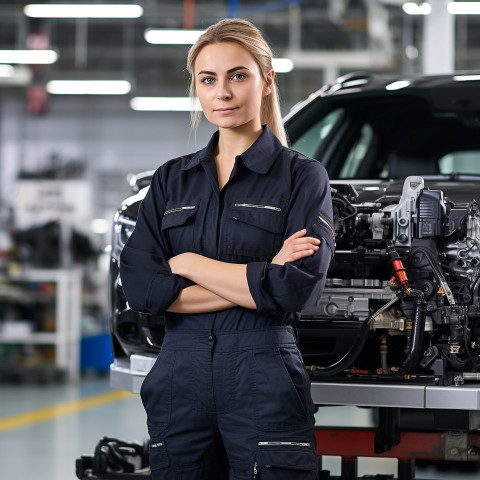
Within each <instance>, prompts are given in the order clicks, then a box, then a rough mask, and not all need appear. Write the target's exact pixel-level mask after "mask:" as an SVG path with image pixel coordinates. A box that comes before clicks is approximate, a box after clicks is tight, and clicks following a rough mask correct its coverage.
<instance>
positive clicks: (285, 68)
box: [272, 58, 294, 73]
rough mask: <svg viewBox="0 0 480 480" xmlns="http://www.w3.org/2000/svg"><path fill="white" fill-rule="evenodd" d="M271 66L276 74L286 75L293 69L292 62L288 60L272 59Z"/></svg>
mask: <svg viewBox="0 0 480 480" xmlns="http://www.w3.org/2000/svg"><path fill="white" fill-rule="evenodd" d="M272 64H273V65H272V66H273V69H274V70H275V72H276V73H288V72H291V71H292V70H293V67H294V64H293V62H292V61H291V60H290V59H289V58H274V59H273V61H272Z"/></svg>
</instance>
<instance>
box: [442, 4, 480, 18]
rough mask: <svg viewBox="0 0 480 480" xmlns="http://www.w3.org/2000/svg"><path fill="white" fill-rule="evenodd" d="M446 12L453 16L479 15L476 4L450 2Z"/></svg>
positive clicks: (479, 5) (478, 8)
mask: <svg viewBox="0 0 480 480" xmlns="http://www.w3.org/2000/svg"><path fill="white" fill-rule="evenodd" d="M447 10H448V12H449V13H451V14H453V15H480V3H478V2H450V3H449V4H448V5H447Z"/></svg>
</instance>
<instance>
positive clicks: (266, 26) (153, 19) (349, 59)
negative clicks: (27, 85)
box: [0, 0, 480, 101]
mask: <svg viewBox="0 0 480 480" xmlns="http://www.w3.org/2000/svg"><path fill="white" fill-rule="evenodd" d="M26 3H28V2H21V1H14V0H0V49H8V48H26V47H28V45H29V44H31V43H32V39H33V40H34V41H37V42H38V39H39V38H40V39H43V40H45V38H46V39H47V40H48V42H49V44H50V47H51V48H53V49H55V50H56V51H57V52H58V54H59V58H58V61H57V62H56V63H54V64H52V65H49V66H46V67H44V68H41V69H37V70H36V71H35V72H34V73H35V75H34V78H33V80H32V81H33V82H36V83H41V82H44V81H46V80H51V79H112V78H118V79H127V80H130V81H131V82H132V85H133V89H132V93H133V94H134V95H143V96H145V95H164V96H178V95H185V93H186V85H187V81H188V76H187V74H186V71H185V60H186V54H187V51H188V46H186V45H151V44H149V43H147V42H146V41H145V38H144V32H145V30H146V29H147V28H183V27H188V28H196V29H203V28H206V27H207V26H208V25H211V24H212V23H215V22H216V21H218V20H220V19H221V18H225V17H227V16H239V17H243V18H247V19H249V20H252V21H253V22H254V23H255V24H256V25H257V26H259V27H260V28H261V30H262V31H263V32H264V34H265V36H266V38H267V40H268V41H269V43H270V45H271V46H272V48H273V50H274V53H275V55H276V56H278V57H286V56H288V57H289V58H291V59H292V60H293V61H294V64H295V69H294V70H293V71H292V72H291V73H289V74H288V76H285V77H284V78H281V77H280V82H283V83H284V84H286V85H287V86H288V88H287V90H288V94H287V95H291V96H292V99H291V101H295V99H296V98H298V97H299V96H300V97H302V96H304V95H305V93H309V92H310V91H312V90H313V89H316V88H318V87H319V85H320V84H321V83H323V82H325V81H330V80H332V79H333V78H334V77H335V76H336V75H338V74H342V73H345V72H347V71H352V70H359V69H362V70H370V71H392V72H406V71H407V72H409V73H411V72H412V71H420V69H421V65H420V63H419V62H420V58H421V49H420V46H419V44H420V43H421V31H422V19H421V18H420V17H413V16H409V15H406V14H405V13H404V12H403V11H402V9H401V4H402V3H403V2H401V1H399V0H303V1H302V0H264V1H252V0H240V1H233V0H230V1H227V0H225V1H221V0H183V1H177V2H174V1H173V0H166V1H164V0H143V1H137V2H121V1H115V2H107V1H102V2H98V1H96V2H95V1H93V2H92V1H90V2H89V3H137V4H140V5H142V7H143V8H144V13H143V15H142V16H141V17H139V18H136V19H31V18H28V17H26V16H25V14H24V13H23V7H24V6H25V4H26ZM42 3H54V2H42ZM55 3H60V2H55ZM77 3H78V2H77ZM82 3H83V2H82ZM477 17H480V16H471V17H470V18H468V19H467V18H465V17H464V18H461V19H458V22H460V23H461V26H462V28H461V29H457V43H458V44H459V51H460V50H461V51H462V52H463V51H464V50H465V48H463V49H462V48H461V47H465V46H466V45H467V44H468V45H469V46H471V47H472V48H474V47H478V46H480V33H476V32H478V31H479V30H480V29H478V23H479V20H478V18H477ZM475 27H477V28H475ZM40 43H41V42H40ZM419 51H420V53H419ZM468 51H469V52H470V53H469V54H468V55H467V56H465V54H463V55H464V58H462V57H461V54H459V56H458V62H457V63H459V65H458V66H459V68H461V69H467V68H475V64H476V63H478V59H479V58H480V55H479V56H476V55H475V53H474V52H475V50H472V49H470V50H468ZM471 52H473V53H471ZM3 85H6V84H5V83H3ZM282 90H283V91H285V89H284V88H283V89H282Z"/></svg>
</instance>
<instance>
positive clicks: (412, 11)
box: [402, 2, 432, 15]
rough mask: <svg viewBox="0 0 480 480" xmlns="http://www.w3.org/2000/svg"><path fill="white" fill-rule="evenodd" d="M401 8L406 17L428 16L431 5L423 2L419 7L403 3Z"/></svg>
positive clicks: (416, 4)
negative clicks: (406, 14)
mask: <svg viewBox="0 0 480 480" xmlns="http://www.w3.org/2000/svg"><path fill="white" fill-rule="evenodd" d="M402 8H403V11H404V12H405V13H408V15H428V14H429V13H431V11H432V7H431V5H430V4H429V3H427V2H423V3H421V4H420V5H419V4H418V3H416V2H405V3H404V4H403V5H402Z"/></svg>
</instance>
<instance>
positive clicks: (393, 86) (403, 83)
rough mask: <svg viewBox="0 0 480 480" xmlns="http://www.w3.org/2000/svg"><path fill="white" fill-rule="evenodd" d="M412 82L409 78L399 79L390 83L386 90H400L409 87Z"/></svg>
mask: <svg viewBox="0 0 480 480" xmlns="http://www.w3.org/2000/svg"><path fill="white" fill-rule="evenodd" d="M409 85H410V82H409V81H408V80H398V81H397V82H393V83H389V84H388V85H387V86H386V87H385V90H400V89H401V88H405V87H408V86H409Z"/></svg>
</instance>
